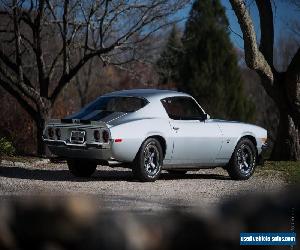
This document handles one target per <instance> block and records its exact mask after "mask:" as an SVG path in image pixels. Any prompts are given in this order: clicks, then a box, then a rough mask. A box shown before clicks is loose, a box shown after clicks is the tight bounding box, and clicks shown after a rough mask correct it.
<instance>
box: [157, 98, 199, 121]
mask: <svg viewBox="0 0 300 250" xmlns="http://www.w3.org/2000/svg"><path fill="white" fill-rule="evenodd" d="M161 102H162V104H163V106H164V108H165V110H166V112H167V114H168V116H169V117H170V118H171V119H173V120H198V119H201V118H202V117H203V115H204V113H203V111H202V110H201V109H200V107H199V106H198V104H197V103H196V102H195V101H194V100H193V99H192V98H190V97H184V96H183V97H168V98H165V99H163V100H161Z"/></svg>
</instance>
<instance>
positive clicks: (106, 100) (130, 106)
mask: <svg viewBox="0 0 300 250" xmlns="http://www.w3.org/2000/svg"><path fill="white" fill-rule="evenodd" d="M146 104H147V101H146V100H145V99H143V98H139V97H123V96H115V97H111V96H108V97H100V98H99V99H97V100H96V101H94V102H92V103H90V104H88V105H87V106H86V107H85V108H84V110H85V111H86V112H91V111H95V110H101V111H108V112H124V113H129V112H134V111H137V110H139V109H141V108H142V107H144V106H145V105H146Z"/></svg>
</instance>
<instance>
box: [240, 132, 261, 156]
mask: <svg viewBox="0 0 300 250" xmlns="http://www.w3.org/2000/svg"><path fill="white" fill-rule="evenodd" d="M241 139H248V140H250V141H251V142H252V143H253V145H254V148H255V154H256V158H257V157H258V152H257V141H256V138H255V136H254V135H251V134H246V135H243V136H241V137H240V138H239V139H238V141H237V143H236V145H237V144H238V142H239V141H240V140H241Z"/></svg>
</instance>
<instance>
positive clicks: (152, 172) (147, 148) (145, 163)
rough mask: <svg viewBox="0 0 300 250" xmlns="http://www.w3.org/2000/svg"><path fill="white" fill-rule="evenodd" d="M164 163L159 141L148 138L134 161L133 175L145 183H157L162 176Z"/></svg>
mask: <svg viewBox="0 0 300 250" xmlns="http://www.w3.org/2000/svg"><path fill="white" fill-rule="evenodd" d="M146 156H148V157H146ZM162 162H163V151H162V147H161V145H160V143H159V141H158V140H156V139H155V138H148V139H147V140H145V141H144V142H143V144H142V145H141V147H140V149H139V152H138V153H137V155H136V157H135V159H134V161H133V167H132V171H133V174H134V176H135V178H137V179H138V180H140V181H143V182H151V181H155V180H157V179H158V178H159V176H160V173H161V167H162ZM151 163H152V164H151Z"/></svg>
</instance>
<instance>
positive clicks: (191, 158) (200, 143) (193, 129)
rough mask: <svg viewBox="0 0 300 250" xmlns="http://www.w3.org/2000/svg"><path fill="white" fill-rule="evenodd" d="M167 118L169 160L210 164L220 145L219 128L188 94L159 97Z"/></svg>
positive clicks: (181, 162) (174, 162)
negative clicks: (168, 127) (168, 118)
mask: <svg viewBox="0 0 300 250" xmlns="http://www.w3.org/2000/svg"><path fill="white" fill-rule="evenodd" d="M162 103H163V106H164V107H165V109H166V111H167V113H168V115H169V117H170V120H169V123H170V127H171V131H172V132H171V134H172V141H173V151H172V158H171V162H172V163H173V164H191V165H194V164H197V165H207V166H210V165H213V163H214V161H215V159H216V157H217V155H218V153H219V152H220V149H221V145H222V136H221V130H220V128H219V126H218V124H217V123H214V122H211V121H210V120H207V119H204V118H205V117H206V116H205V114H204V112H203V110H202V109H201V108H200V106H199V105H198V104H197V102H196V101H195V100H194V99H192V98H191V97H188V96H183V97H170V98H166V99H164V100H162Z"/></svg>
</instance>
